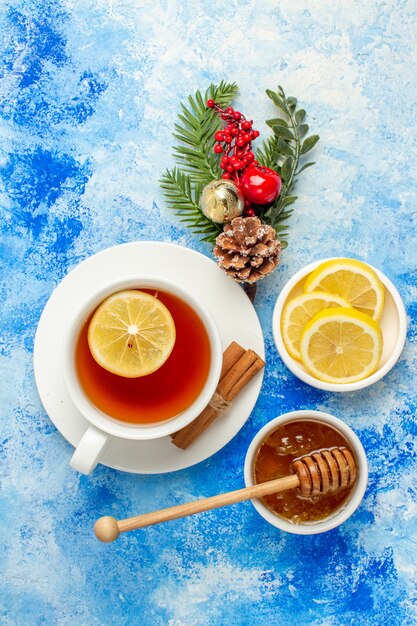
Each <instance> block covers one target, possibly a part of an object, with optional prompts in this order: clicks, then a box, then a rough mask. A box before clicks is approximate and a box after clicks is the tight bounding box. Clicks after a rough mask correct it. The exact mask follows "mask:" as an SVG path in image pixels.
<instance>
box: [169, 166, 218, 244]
mask: <svg viewBox="0 0 417 626" xmlns="http://www.w3.org/2000/svg"><path fill="white" fill-rule="evenodd" d="M161 187H162V190H163V192H164V195H165V199H166V201H167V202H168V205H169V206H170V207H171V209H173V210H174V212H175V214H176V215H178V216H179V217H181V220H180V221H181V222H184V223H185V224H186V225H187V226H188V227H189V228H191V229H192V230H193V232H194V233H196V234H197V235H200V238H201V239H202V241H207V242H209V243H214V241H215V239H216V237H217V235H218V234H219V233H220V232H221V231H222V227H221V225H220V224H216V223H215V222H212V221H211V220H209V219H208V218H207V217H206V216H205V215H204V214H203V213H202V212H201V210H200V207H199V204H198V203H199V198H200V195H201V190H202V185H200V184H198V185H196V186H195V187H194V188H193V186H192V184H191V179H190V177H189V176H187V174H185V173H184V172H182V171H181V170H179V169H178V168H176V167H174V168H173V169H172V170H167V171H166V172H165V174H164V175H163V176H162V179H161Z"/></svg>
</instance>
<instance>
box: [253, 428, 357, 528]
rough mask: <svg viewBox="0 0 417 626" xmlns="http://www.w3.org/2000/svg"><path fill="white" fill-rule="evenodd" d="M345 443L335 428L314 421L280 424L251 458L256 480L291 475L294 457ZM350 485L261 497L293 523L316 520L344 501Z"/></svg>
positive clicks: (285, 492) (265, 502)
mask: <svg viewBox="0 0 417 626" xmlns="http://www.w3.org/2000/svg"><path fill="white" fill-rule="evenodd" d="M335 446H345V447H346V448H348V450H350V452H351V453H352V455H353V456H355V455H354V452H353V451H352V449H351V446H350V445H349V443H348V441H347V440H346V438H345V437H344V436H343V435H342V434H341V433H340V432H339V431H338V430H336V429H335V428H333V427H332V426H329V425H328V424H325V423H323V422H319V421H317V420H309V419H304V420H297V421H294V422H289V423H286V424H281V425H280V426H278V427H277V428H276V429H275V430H273V431H272V432H270V433H269V434H268V435H267V436H266V438H265V439H264V441H262V443H261V444H260V446H259V449H258V451H257V453H256V455H255V461H254V479H255V482H256V483H262V482H266V481H268V480H273V479H274V478H281V477H282V476H288V475H289V474H293V473H294V471H293V469H292V467H291V464H292V462H293V461H294V460H296V459H297V458H299V457H301V456H303V455H306V454H311V453H312V452H317V451H319V450H322V449H323V448H334V447H335ZM351 488H352V487H347V488H346V489H341V490H339V491H336V492H333V493H329V494H326V495H318V496H308V497H306V496H303V495H301V493H300V491H299V490H298V489H291V490H288V491H283V492H281V493H276V494H272V495H269V496H264V497H263V498H261V500H262V501H263V503H264V504H265V505H266V506H267V507H268V508H269V509H270V510H271V511H273V513H275V514H276V515H279V516H280V517H283V518H285V519H287V520H289V521H290V522H292V523H293V524H304V523H309V522H317V521H320V520H322V519H325V518H326V517H329V516H331V515H333V514H334V513H335V512H336V511H337V510H338V509H339V508H340V507H342V506H343V505H344V504H345V503H346V502H347V500H348V499H349V495H350V492H351Z"/></svg>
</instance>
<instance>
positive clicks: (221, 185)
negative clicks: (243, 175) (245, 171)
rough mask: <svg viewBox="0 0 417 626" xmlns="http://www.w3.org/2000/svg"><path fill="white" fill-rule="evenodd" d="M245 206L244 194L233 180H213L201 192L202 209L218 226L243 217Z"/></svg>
mask: <svg viewBox="0 0 417 626" xmlns="http://www.w3.org/2000/svg"><path fill="white" fill-rule="evenodd" d="M244 204H245V201H244V198H243V194H242V192H241V191H240V189H238V188H237V187H236V185H235V184H234V183H233V182H232V181H231V180H227V179H222V178H221V179H220V180H213V181H212V182H211V183H209V184H208V185H206V186H205V187H204V189H203V191H202V192H201V198H200V209H201V210H202V212H203V213H204V215H205V216H206V217H208V218H209V220H211V221H212V222H217V224H224V223H225V222H230V221H231V220H232V219H233V218H235V217H238V216H239V215H241V214H242V211H243V207H244Z"/></svg>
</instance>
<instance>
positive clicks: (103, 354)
mask: <svg viewBox="0 0 417 626" xmlns="http://www.w3.org/2000/svg"><path fill="white" fill-rule="evenodd" d="M175 336H176V333H175V324H174V320H173V319H172V315H171V313H170V312H169V311H168V309H167V307H166V306H165V305H164V304H162V302H161V301H160V300H158V299H157V298H156V297H154V296H151V295H150V294H148V293H144V292H143V291H137V290H133V289H132V290H129V291H119V292H118V293H115V294H113V295H112V296H110V297H109V298H107V299H106V300H104V301H103V302H102V303H101V304H100V306H99V307H98V309H97V310H96V311H95V313H94V315H93V317H92V318H91V322H90V325H89V327H88V345H89V347H90V350H91V354H92V355H93V357H94V359H95V361H97V363H98V364H99V365H101V367H103V368H104V369H106V370H108V371H109V372H112V373H113V374H117V375H118V376H124V377H125V378H137V377H139V376H146V375H147V374H152V372H155V371H156V370H157V369H159V368H160V367H161V366H162V365H163V364H164V363H165V361H166V360H167V358H168V357H169V355H170V354H171V352H172V349H173V347H174V344H175Z"/></svg>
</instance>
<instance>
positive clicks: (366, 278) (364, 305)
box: [304, 259, 385, 321]
mask: <svg viewBox="0 0 417 626" xmlns="http://www.w3.org/2000/svg"><path fill="white" fill-rule="evenodd" d="M304 291H305V292H306V293H311V292H312V291H326V292H328V293H332V294H335V295H338V296H341V297H342V298H344V299H345V300H347V301H348V302H349V304H350V306H353V307H354V308H355V309H357V310H358V311H362V313H366V314H367V315H370V316H371V317H372V318H373V319H374V320H377V321H378V320H379V318H380V317H381V315H382V310H383V308H384V299H385V287H384V285H383V284H382V282H381V281H380V280H379V278H378V276H377V275H376V273H375V272H374V270H373V269H372V268H371V267H369V265H367V264H366V263H362V261H357V260H356V259H333V260H331V261H325V262H324V263H322V264H321V265H319V267H317V268H316V269H315V270H314V271H313V272H311V274H310V276H309V277H308V278H307V280H306V282H305V285H304Z"/></svg>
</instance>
